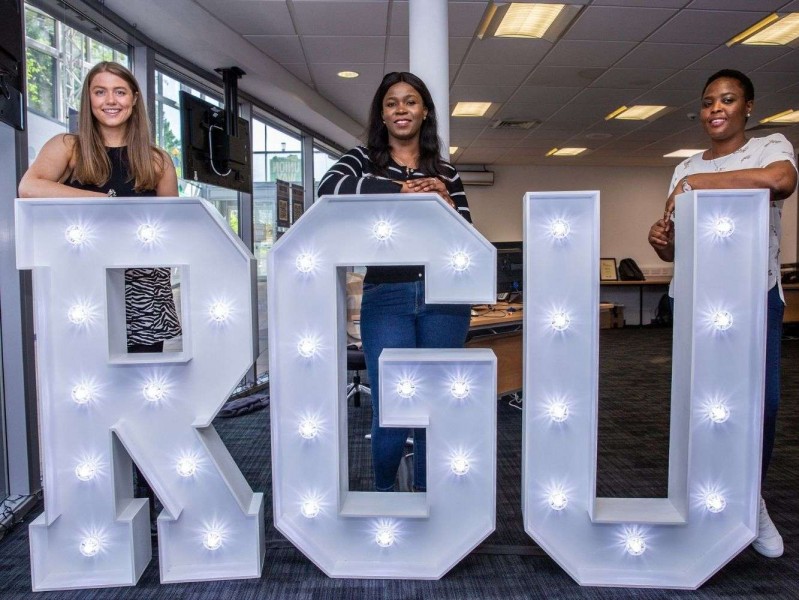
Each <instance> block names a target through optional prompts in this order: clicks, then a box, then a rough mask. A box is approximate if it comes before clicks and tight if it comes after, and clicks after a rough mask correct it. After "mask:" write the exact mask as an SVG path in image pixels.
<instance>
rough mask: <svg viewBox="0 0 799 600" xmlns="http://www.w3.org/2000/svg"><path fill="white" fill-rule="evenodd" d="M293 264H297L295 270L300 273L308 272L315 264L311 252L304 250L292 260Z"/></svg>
mask: <svg viewBox="0 0 799 600" xmlns="http://www.w3.org/2000/svg"><path fill="white" fill-rule="evenodd" d="M294 264H295V265H297V270H298V271H299V272H300V273H310V272H311V271H313V270H314V267H315V266H316V260H315V259H314V257H313V255H312V254H309V253H307V252H304V253H303V254H300V255H299V256H298V257H297V260H295V261H294Z"/></svg>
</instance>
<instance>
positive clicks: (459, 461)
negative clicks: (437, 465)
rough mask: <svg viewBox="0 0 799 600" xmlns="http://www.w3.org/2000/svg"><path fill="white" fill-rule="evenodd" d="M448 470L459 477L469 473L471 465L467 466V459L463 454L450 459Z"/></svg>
mask: <svg viewBox="0 0 799 600" xmlns="http://www.w3.org/2000/svg"><path fill="white" fill-rule="evenodd" d="M449 468H450V469H451V470H452V472H453V473H455V475H457V476H458V477H461V476H463V475H466V473H468V472H469V469H470V468H471V465H470V464H469V459H468V458H467V456H466V455H465V454H456V455H455V456H453V457H452V460H450V461H449Z"/></svg>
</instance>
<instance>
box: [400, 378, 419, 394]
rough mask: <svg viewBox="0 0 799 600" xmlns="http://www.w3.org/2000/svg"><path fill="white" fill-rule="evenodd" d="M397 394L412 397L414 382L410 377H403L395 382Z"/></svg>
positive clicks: (414, 387) (414, 392)
mask: <svg viewBox="0 0 799 600" xmlns="http://www.w3.org/2000/svg"><path fill="white" fill-rule="evenodd" d="M397 394H399V395H400V396H402V397H403V398H413V396H414V395H415V394H416V384H415V383H414V382H413V380H411V379H403V380H401V381H400V382H399V383H398V384H397Z"/></svg>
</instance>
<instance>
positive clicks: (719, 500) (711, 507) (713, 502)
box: [705, 492, 727, 513]
mask: <svg viewBox="0 0 799 600" xmlns="http://www.w3.org/2000/svg"><path fill="white" fill-rule="evenodd" d="M705 508H706V509H708V511H710V512H712V513H720V512H721V511H723V510H724V509H725V508H727V501H726V500H725V499H724V496H722V495H721V494H719V493H718V492H710V493H709V494H708V495H707V496H705Z"/></svg>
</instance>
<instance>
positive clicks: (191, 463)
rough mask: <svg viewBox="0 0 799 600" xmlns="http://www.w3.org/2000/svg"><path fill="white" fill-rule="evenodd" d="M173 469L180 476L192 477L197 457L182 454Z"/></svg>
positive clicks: (195, 470) (195, 469) (195, 468)
mask: <svg viewBox="0 0 799 600" xmlns="http://www.w3.org/2000/svg"><path fill="white" fill-rule="evenodd" d="M175 470H176V471H177V472H178V475H180V476H181V477H192V476H193V475H194V474H195V473H196V472H197V459H196V458H194V457H193V456H183V457H181V458H179V459H178V462H177V464H176V465H175Z"/></svg>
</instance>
